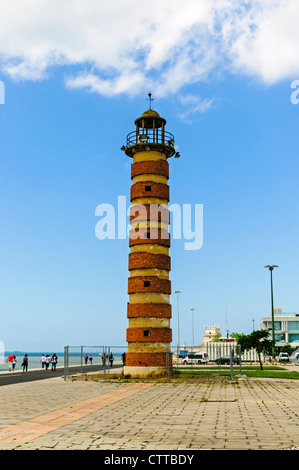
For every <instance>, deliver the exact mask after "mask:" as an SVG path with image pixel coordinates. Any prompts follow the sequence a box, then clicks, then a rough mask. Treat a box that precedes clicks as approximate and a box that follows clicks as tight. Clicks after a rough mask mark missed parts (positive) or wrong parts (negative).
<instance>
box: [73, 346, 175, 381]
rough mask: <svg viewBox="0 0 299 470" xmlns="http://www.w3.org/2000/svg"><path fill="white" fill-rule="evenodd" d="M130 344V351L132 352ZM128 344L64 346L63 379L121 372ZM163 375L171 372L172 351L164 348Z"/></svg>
mask: <svg viewBox="0 0 299 470" xmlns="http://www.w3.org/2000/svg"><path fill="white" fill-rule="evenodd" d="M132 349H133V348H132V346H130V352H132ZM149 350H150V348H149ZM127 352H128V346H65V347H64V380H66V379H67V377H69V376H72V375H75V374H84V373H93V372H94V373H100V374H102V375H103V379H104V380H105V379H106V378H109V376H111V374H114V373H115V374H123V373H124V366H125V363H126V354H127ZM165 353H166V358H165V360H166V365H165V376H166V378H169V377H170V376H171V374H172V365H171V364H172V352H171V349H170V347H169V348H166V349H165Z"/></svg>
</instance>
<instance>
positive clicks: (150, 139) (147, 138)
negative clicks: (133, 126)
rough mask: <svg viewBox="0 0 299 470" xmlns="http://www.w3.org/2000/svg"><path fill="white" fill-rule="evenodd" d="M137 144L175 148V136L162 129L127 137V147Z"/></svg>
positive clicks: (148, 130) (135, 132) (132, 133)
mask: <svg viewBox="0 0 299 470" xmlns="http://www.w3.org/2000/svg"><path fill="white" fill-rule="evenodd" d="M136 144H163V145H169V146H171V147H174V136H173V135H172V134H171V133H170V132H167V131H162V130H161V129H144V130H143V131H133V132H130V133H129V134H128V135H127V147H130V146H131V145H136Z"/></svg>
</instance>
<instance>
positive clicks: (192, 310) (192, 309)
mask: <svg viewBox="0 0 299 470" xmlns="http://www.w3.org/2000/svg"><path fill="white" fill-rule="evenodd" d="M190 310H191V312H192V343H193V344H192V345H193V348H194V310H195V308H190Z"/></svg>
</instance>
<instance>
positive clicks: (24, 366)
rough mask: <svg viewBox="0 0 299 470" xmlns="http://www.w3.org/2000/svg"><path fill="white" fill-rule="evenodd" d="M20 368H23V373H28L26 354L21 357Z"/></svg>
mask: <svg viewBox="0 0 299 470" xmlns="http://www.w3.org/2000/svg"><path fill="white" fill-rule="evenodd" d="M21 367H23V372H25V370H26V372H28V354H25V356H24V357H23V362H22V364H21Z"/></svg>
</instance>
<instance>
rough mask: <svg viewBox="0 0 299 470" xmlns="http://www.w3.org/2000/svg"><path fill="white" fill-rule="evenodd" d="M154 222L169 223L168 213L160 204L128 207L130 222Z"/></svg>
mask: <svg viewBox="0 0 299 470" xmlns="http://www.w3.org/2000/svg"><path fill="white" fill-rule="evenodd" d="M144 221H155V222H164V223H166V224H169V223H170V212H169V210H168V208H167V207H165V206H163V205H162V204H133V205H132V206H131V207H130V222H131V223H132V222H144Z"/></svg>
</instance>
